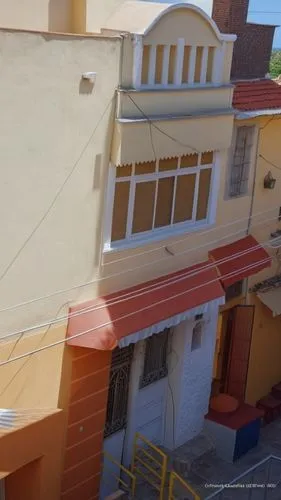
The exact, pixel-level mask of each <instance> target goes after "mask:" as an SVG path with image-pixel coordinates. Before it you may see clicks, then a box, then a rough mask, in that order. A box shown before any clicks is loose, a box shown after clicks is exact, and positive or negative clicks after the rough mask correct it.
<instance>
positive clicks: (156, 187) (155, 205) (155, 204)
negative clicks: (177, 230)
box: [152, 179, 159, 230]
mask: <svg viewBox="0 0 281 500" xmlns="http://www.w3.org/2000/svg"><path fill="white" fill-rule="evenodd" d="M158 183H159V179H156V186H155V193H154V207H153V219H152V230H153V229H154V224H155V217H156V208H157V196H158Z"/></svg>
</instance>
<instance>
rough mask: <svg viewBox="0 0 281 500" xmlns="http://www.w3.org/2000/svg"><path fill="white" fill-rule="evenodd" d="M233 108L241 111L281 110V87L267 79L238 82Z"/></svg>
mask: <svg viewBox="0 0 281 500" xmlns="http://www.w3.org/2000/svg"><path fill="white" fill-rule="evenodd" d="M233 107H234V108H235V109H238V110H240V111H256V110H262V109H276V108H281V85H279V84H278V83H277V82H276V81H274V80H265V79H263V80H252V81H243V82H236V83H235V90H234V96H233Z"/></svg>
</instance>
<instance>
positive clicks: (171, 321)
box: [118, 297, 223, 349]
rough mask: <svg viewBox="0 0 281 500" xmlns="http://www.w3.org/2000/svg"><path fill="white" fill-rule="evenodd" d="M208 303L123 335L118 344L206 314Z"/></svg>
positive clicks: (121, 346)
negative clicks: (125, 335)
mask: <svg viewBox="0 0 281 500" xmlns="http://www.w3.org/2000/svg"><path fill="white" fill-rule="evenodd" d="M215 301H219V302H218V303H219V304H221V303H222V302H223V297H220V298H219V299H215ZM215 301H211V302H215ZM209 304H210V302H206V303H204V304H201V305H199V306H197V307H194V308H193V309H187V310H186V311H184V312H183V313H181V314H177V315H175V316H172V317H170V318H167V319H165V320H164V321H160V323H156V324H155V325H151V326H149V327H148V328H145V329H144V330H140V331H139V332H136V333H133V334H132V335H128V336H127V337H124V338H123V339H121V340H119V344H118V345H119V347H120V348H121V349H122V348H123V347H127V346H128V345H130V344H137V343H138V342H140V341H141V340H145V339H148V338H149V337H151V336H152V335H155V334H158V333H161V332H163V330H165V328H171V327H173V326H176V325H179V324H180V323H182V322H183V321H185V320H187V319H194V317H195V316H196V315H197V314H206V313H207V311H208V307H209Z"/></svg>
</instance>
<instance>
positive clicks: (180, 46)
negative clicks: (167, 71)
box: [174, 38, 185, 85]
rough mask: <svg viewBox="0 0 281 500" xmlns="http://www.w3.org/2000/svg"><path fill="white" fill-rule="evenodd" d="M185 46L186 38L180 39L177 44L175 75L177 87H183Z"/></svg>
mask: <svg viewBox="0 0 281 500" xmlns="http://www.w3.org/2000/svg"><path fill="white" fill-rule="evenodd" d="M184 45H185V40H184V38H179V39H178V43H177V55H176V64H175V74H174V84H175V85H181V83H182V68H183V58H184Z"/></svg>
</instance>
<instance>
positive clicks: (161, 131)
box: [126, 91, 200, 154]
mask: <svg viewBox="0 0 281 500" xmlns="http://www.w3.org/2000/svg"><path fill="white" fill-rule="evenodd" d="M128 92H129V91H126V95H127V97H129V99H130V100H131V101H132V103H133V104H134V105H135V107H136V108H137V109H138V110H139V112H140V113H141V114H142V116H143V117H144V118H145V119H146V120H147V121H148V123H149V124H150V125H151V126H152V127H153V128H155V129H156V130H158V132H160V133H161V134H163V135H165V136H166V137H168V139H171V141H173V142H176V143H177V144H179V145H180V146H181V147H184V148H188V149H191V150H192V151H194V152H195V153H197V154H200V151H197V149H195V148H193V147H192V146H190V144H185V143H183V142H181V141H179V140H178V139H176V138H175V137H173V136H172V135H170V134H168V133H167V132H165V130H163V129H161V128H160V127H158V125H155V123H154V121H153V120H152V119H151V118H150V117H149V116H148V115H147V114H146V113H145V112H144V111H143V110H142V109H141V108H140V107H139V105H138V104H137V103H136V102H135V100H134V99H133V98H132V96H131V95H130V94H129V93H128Z"/></svg>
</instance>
